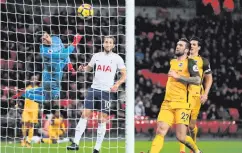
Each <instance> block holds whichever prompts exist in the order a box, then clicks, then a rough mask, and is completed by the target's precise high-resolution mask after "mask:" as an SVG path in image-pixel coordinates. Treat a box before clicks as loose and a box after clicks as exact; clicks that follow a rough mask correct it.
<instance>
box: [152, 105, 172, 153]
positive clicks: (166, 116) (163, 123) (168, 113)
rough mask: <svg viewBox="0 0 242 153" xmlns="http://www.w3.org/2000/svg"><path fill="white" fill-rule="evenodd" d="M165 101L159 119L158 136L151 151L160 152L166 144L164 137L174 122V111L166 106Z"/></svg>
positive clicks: (153, 152)
mask: <svg viewBox="0 0 242 153" xmlns="http://www.w3.org/2000/svg"><path fill="white" fill-rule="evenodd" d="M166 105H167V103H166V102H163V104H162V106H161V110H160V113H159V115H158V119H157V128H156V136H155V138H154V139H153V141H152V144H151V149H150V153H159V152H160V151H161V150H162V148H163V144H164V138H165V136H166V134H167V132H168V130H169V128H170V127H171V126H172V124H173V122H174V113H173V111H172V110H169V109H168V108H167V107H166Z"/></svg>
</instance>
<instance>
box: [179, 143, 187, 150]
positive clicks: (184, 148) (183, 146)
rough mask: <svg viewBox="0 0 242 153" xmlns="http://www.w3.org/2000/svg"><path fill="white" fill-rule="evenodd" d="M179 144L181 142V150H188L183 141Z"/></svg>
mask: <svg viewBox="0 0 242 153" xmlns="http://www.w3.org/2000/svg"><path fill="white" fill-rule="evenodd" d="M179 144H180V152H186V146H185V145H184V144H183V143H181V142H180V143H179Z"/></svg>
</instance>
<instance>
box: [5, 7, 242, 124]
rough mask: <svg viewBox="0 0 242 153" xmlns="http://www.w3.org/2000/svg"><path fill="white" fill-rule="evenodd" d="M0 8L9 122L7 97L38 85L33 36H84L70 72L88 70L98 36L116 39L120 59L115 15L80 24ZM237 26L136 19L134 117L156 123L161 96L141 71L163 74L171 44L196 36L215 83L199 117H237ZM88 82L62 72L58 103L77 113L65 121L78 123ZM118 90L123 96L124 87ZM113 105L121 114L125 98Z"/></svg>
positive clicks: (241, 53)
mask: <svg viewBox="0 0 242 153" xmlns="http://www.w3.org/2000/svg"><path fill="white" fill-rule="evenodd" d="M1 8H2V20H1V27H2V29H1V90H2V91H1V110H2V111H1V115H3V116H4V115H12V118H15V117H14V116H17V118H19V119H20V118H21V115H20V113H17V112H16V111H13V110H14V105H15V101H13V100H11V96H12V95H14V94H16V92H17V91H18V89H20V88H25V87H26V84H28V83H29V80H30V78H31V76H33V75H36V76H38V80H39V81H38V82H37V84H40V82H41V71H42V59H41V56H40V55H39V54H38V52H39V49H38V45H36V43H37V42H39V41H38V40H35V36H34V35H33V32H34V31H41V30H44V31H48V32H50V33H52V34H57V35H60V37H61V39H62V40H63V42H64V43H66V44H67V43H68V42H69V39H70V40H71V38H72V36H73V34H75V33H77V32H78V33H80V34H82V35H85V34H86V35H85V38H84V39H83V40H82V41H81V43H80V45H79V49H78V50H77V53H78V54H73V55H71V62H72V63H73V64H74V67H75V69H76V68H77V67H78V66H79V65H80V64H87V62H88V61H89V60H90V57H91V55H92V54H93V53H94V52H98V51H100V50H101V48H102V47H101V38H100V35H109V34H110V35H116V36H117V47H116V51H117V52H118V53H120V54H121V55H122V57H123V58H124V57H125V56H124V53H125V50H124V44H125V39H124V33H125V20H124V16H120V17H118V16H117V15H115V14H114V15H112V17H109V18H107V17H106V16H107V15H108V14H107V15H106V16H105V15H102V17H99V16H95V17H94V19H93V20H88V21H86V22H85V23H84V22H83V20H81V19H80V18H77V17H75V15H74V13H72V14H68V15H67V13H66V12H65V11H62V12H60V13H59V12H56V14H55V15H53V16H51V18H50V17H46V16H37V15H36V16H34V17H33V18H32V17H31V14H32V13H33V12H31V10H27V12H22V11H21V9H19V10H18V9H16V10H14V9H13V8H11V7H9V8H8V9H6V6H5V5H3V4H2V5H1ZM16 11H17V12H16ZM114 12H115V11H114ZM116 12H117V11H116ZM58 14H60V15H58ZM115 16H116V17H115ZM100 18H102V20H101V22H100ZM241 22H242V21H241V20H238V21H236V20H231V19H230V18H229V17H224V18H216V17H211V18H207V17H203V16H202V17H196V18H194V19H191V20H188V21H186V20H183V19H181V18H177V19H176V20H170V19H166V20H164V21H161V22H158V21H154V20H152V19H150V18H148V17H142V16H137V17H136V19H135V24H136V28H135V34H136V46H135V48H136V54H135V57H136V58H135V67H136V70H135V74H136V75H135V81H136V84H135V96H136V102H135V114H136V115H144V116H149V117H150V118H156V117H157V115H158V112H159V107H160V105H161V102H162V99H163V96H164V87H163V86H162V85H161V84H155V83H153V82H152V80H151V79H146V78H145V77H144V76H143V74H142V70H143V69H148V70H150V71H151V72H152V73H167V72H168V69H169V60H170V59H171V58H172V57H173V52H174V49H175V46H176V41H177V40H178V39H179V38H181V37H187V38H191V36H193V35H196V36H198V37H201V38H202V39H203V45H202V50H201V55H202V56H204V57H206V58H208V59H209V61H210V63H211V68H212V71H213V78H214V83H213V88H212V90H211V92H210V95H209V100H208V101H207V103H206V104H205V105H204V106H203V107H202V111H203V112H206V113H207V118H208V119H227V118H230V116H229V114H228V112H227V111H226V110H227V109H228V108H231V107H234V108H237V109H238V110H240V116H242V98H241V97H242V84H241V83H240V82H241V79H242V75H241V74H242V47H241V38H242V29H241V25H242V23H241ZM33 23H35V24H33ZM41 25H42V26H41ZM49 25H51V26H49ZM91 25H93V26H91ZM117 25H118V26H117ZM33 29H34V30H33ZM85 57H87V58H85ZM92 77H93V76H92V73H89V74H87V75H84V74H82V73H77V74H71V73H69V72H68V71H66V73H65V74H64V77H63V78H64V79H63V83H62V94H61V99H64V100H63V101H62V102H61V105H62V108H63V110H67V109H69V110H76V111H69V112H68V113H64V114H65V115H64V116H65V117H67V116H68V118H72V119H75V118H79V115H80V113H79V110H80V109H81V108H82V102H83V99H84V95H85V91H86V89H87V87H89V86H90V83H91V80H92ZM121 90H122V91H123V90H124V87H122V89H121ZM118 99H120V103H119V104H120V105H119V106H115V107H118V108H120V109H124V102H123V99H124V92H119V93H118ZM54 103H58V102H54ZM224 110H225V111H224ZM11 112H12V114H11ZM14 112H16V113H14ZM64 112H66V111H64ZM226 112H227V113H226ZM114 113H115V112H114ZM119 114H121V113H119ZM201 114H202V113H201ZM116 115H117V112H116ZM121 116H124V115H121ZM200 118H201V116H200ZM2 119H3V118H2ZM13 122H15V121H13ZM74 127H75V125H73V128H74Z"/></svg>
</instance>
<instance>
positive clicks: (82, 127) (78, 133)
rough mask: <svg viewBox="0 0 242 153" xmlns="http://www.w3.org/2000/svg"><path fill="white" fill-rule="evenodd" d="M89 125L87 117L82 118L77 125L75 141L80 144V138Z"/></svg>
mask: <svg viewBox="0 0 242 153" xmlns="http://www.w3.org/2000/svg"><path fill="white" fill-rule="evenodd" d="M86 126H87V119H85V118H80V120H79V122H78V124H77V126H76V132H75V139H74V142H75V143H76V144H77V145H79V142H80V139H81V137H82V134H83V133H84V131H85V129H86Z"/></svg>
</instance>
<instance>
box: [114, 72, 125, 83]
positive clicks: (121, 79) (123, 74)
mask: <svg viewBox="0 0 242 153" xmlns="http://www.w3.org/2000/svg"><path fill="white" fill-rule="evenodd" d="M120 73H121V77H120V79H119V80H118V81H117V82H116V83H115V85H116V86H118V87H119V86H120V85H122V84H123V83H124V82H125V80H126V68H123V69H120Z"/></svg>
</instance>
